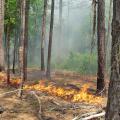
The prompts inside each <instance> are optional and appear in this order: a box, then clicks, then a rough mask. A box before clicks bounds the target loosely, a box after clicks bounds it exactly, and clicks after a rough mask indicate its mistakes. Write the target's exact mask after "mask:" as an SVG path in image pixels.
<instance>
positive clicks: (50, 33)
mask: <svg viewBox="0 0 120 120" xmlns="http://www.w3.org/2000/svg"><path fill="white" fill-rule="evenodd" d="M54 2H55V1H54V0H52V5H51V20H50V32H49V44H48V58H47V71H46V76H47V77H48V78H50V77H51V76H50V64H51V49H52V37H53V25H54V4H55V3H54Z"/></svg>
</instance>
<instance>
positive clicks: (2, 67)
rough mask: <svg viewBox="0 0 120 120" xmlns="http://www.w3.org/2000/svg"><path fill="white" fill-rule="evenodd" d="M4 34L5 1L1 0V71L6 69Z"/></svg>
mask: <svg viewBox="0 0 120 120" xmlns="http://www.w3.org/2000/svg"><path fill="white" fill-rule="evenodd" d="M3 33H4V0H1V1H0V71H3V70H4V67H5V66H4V64H5V63H4V48H3Z"/></svg>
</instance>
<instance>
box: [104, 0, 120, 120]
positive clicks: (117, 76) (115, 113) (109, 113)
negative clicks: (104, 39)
mask: <svg viewBox="0 0 120 120" xmlns="http://www.w3.org/2000/svg"><path fill="white" fill-rule="evenodd" d="M105 119H106V120H120V0H113V20H112V50H111V77H110V84H109V91H108V102H107V110H106V117H105Z"/></svg>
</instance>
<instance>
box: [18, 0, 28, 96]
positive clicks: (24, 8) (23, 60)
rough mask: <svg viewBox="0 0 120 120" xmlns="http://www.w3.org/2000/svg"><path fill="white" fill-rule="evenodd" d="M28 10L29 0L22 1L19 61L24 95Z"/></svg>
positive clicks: (21, 87) (21, 86) (20, 93)
mask: <svg viewBox="0 0 120 120" xmlns="http://www.w3.org/2000/svg"><path fill="white" fill-rule="evenodd" d="M28 11H29V0H22V1H21V37H20V48H19V62H20V73H21V85H20V92H19V96H20V97H22V94H23V92H22V89H23V85H24V81H25V80H26V79H27V41H28Z"/></svg>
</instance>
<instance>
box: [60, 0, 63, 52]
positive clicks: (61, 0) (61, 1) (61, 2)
mask: <svg viewBox="0 0 120 120" xmlns="http://www.w3.org/2000/svg"><path fill="white" fill-rule="evenodd" d="M62 4H63V0H59V37H60V38H59V41H60V48H61V46H62V45H61V43H62V6H63V5H62ZM60 51H61V50H60ZM60 51H59V52H60Z"/></svg>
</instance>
